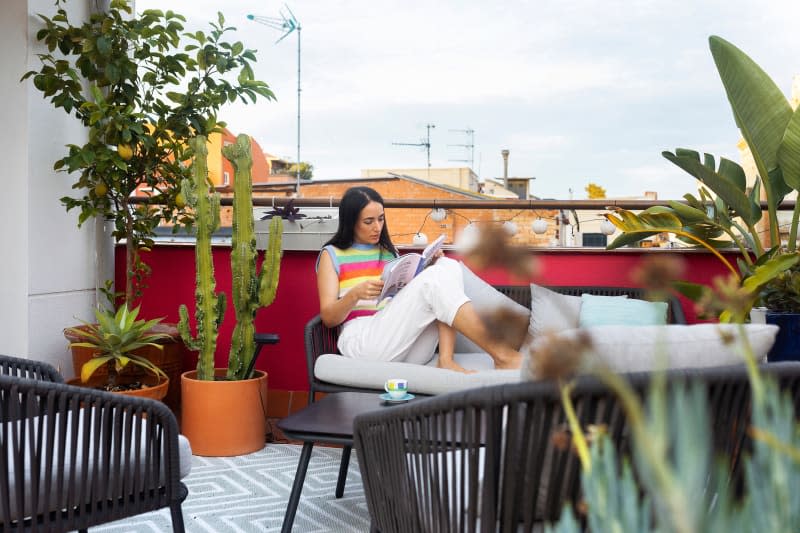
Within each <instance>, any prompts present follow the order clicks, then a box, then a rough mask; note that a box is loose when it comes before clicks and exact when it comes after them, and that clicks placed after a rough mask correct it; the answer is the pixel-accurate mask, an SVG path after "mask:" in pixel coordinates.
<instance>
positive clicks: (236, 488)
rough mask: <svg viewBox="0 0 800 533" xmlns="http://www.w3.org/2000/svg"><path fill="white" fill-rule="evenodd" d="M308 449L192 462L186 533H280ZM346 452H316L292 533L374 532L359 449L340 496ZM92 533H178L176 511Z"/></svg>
mask: <svg viewBox="0 0 800 533" xmlns="http://www.w3.org/2000/svg"><path fill="white" fill-rule="evenodd" d="M301 450H302V446H301V445H295V444H273V443H270V444H269V445H267V446H266V447H265V448H264V449H262V450H260V451H258V452H256V453H252V454H249V455H242V456H239V457H199V456H196V455H195V456H192V472H191V473H190V474H189V475H188V476H187V477H186V478H185V479H184V480H183V482H184V483H185V484H186V486H187V487H188V489H189V496H188V497H187V498H186V500H185V501H184V502H183V520H184V523H185V525H186V531H189V532H192V533H194V532H204V533H228V532H231V533H234V532H235V533H251V532H253V533H255V532H262V531H263V532H267V531H280V529H281V525H282V524H283V515H284V513H285V512H286V504H287V502H288V501H289V493H290V492H291V490H292V482H293V481H294V475H295V472H296V471H297V463H298V461H299V460H300V451H301ZM341 456H342V450H341V448H328V447H323V446H315V447H314V450H313V451H312V453H311V462H310V463H309V466H308V472H307V473H306V480H305V483H304V484H303V491H302V493H301V495H300V504H299V505H298V507H297V514H296V515H295V519H294V526H293V527H292V530H293V531H295V532H301V533H312V532H323V531H325V532H332V531H336V532H348V533H349V532H363V531H369V512H368V511H367V503H366V500H365V499H364V487H363V486H362V485H361V474H360V472H359V470H358V460H357V458H356V454H355V450H354V451H353V454H352V455H351V456H350V468H349V469H348V473H347V483H346V484H345V488H344V495H343V496H342V497H341V498H339V499H338V500H337V499H336V497H335V496H334V492H335V490H336V479H337V477H338V475H339V461H340V459H341ZM90 531H91V532H92V533H95V532H97V533H100V532H104V533H145V532H146V533H150V532H153V533H156V532H157V533H162V532H165V531H172V521H171V520H170V517H169V509H161V510H160V511H154V512H152V513H145V514H141V515H138V516H135V517H132V518H126V519H124V520H119V521H117V522H110V523H108V524H104V525H102V526H97V527H93V528H90Z"/></svg>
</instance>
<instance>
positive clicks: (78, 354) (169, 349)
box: [64, 323, 187, 411]
mask: <svg viewBox="0 0 800 533" xmlns="http://www.w3.org/2000/svg"><path fill="white" fill-rule="evenodd" d="M85 328H86V326H85V325H80V326H77V327H76V328H75V329H79V330H80V329H85ZM150 331H151V332H152V333H165V334H167V335H169V338H167V339H162V340H161V341H159V342H158V344H161V346H162V347H163V349H161V350H159V349H158V348H154V347H152V346H143V347H142V348H140V349H139V350H136V352H135V353H136V355H141V356H142V357H144V358H145V359H147V360H148V361H150V362H151V363H153V364H154V365H156V366H157V367H158V368H160V369H161V370H163V371H164V373H165V374H166V375H167V377H168V378H169V389H168V390H167V394H166V396H164V397H163V398H164V403H166V404H167V406H169V408H170V409H172V410H173V411H177V410H178V407H179V406H180V402H181V380H180V376H181V372H182V371H183V360H184V357H185V354H186V353H187V350H186V347H185V345H184V343H183V340H182V339H181V336H180V334H179V333H178V329H177V328H176V327H175V324H164V323H160V324H156V325H155V326H153V328H152V329H151V330H150ZM64 337H66V339H67V340H68V341H70V342H80V341H81V338H80V337H78V336H77V335H75V334H74V333H72V332H69V331H64ZM70 350H71V351H72V370H73V371H74V373H75V375H76V376H80V375H81V368H83V364H84V363H85V362H86V361H88V360H89V359H91V358H92V357H94V354H95V353H96V350H92V349H91V348H84V347H82V346H73V347H71V348H70ZM106 375H108V373H107V371H106V369H105V367H102V368H99V369H97V371H96V372H95V373H94V374H93V377H94V376H106ZM123 375H126V376H136V377H137V378H141V377H142V376H145V375H147V372H146V371H145V370H144V369H143V368H141V367H138V366H136V365H128V366H127V368H125V370H123Z"/></svg>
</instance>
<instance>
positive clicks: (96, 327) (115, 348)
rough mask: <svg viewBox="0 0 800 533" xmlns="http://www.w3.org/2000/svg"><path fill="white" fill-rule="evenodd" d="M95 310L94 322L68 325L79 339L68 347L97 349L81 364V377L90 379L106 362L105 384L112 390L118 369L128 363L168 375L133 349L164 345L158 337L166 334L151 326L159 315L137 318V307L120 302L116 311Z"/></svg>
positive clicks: (166, 336) (158, 373)
mask: <svg viewBox="0 0 800 533" xmlns="http://www.w3.org/2000/svg"><path fill="white" fill-rule="evenodd" d="M94 314H95V317H96V318H97V323H96V324H90V323H88V322H84V326H83V327H81V328H67V331H68V332H70V333H72V334H73V335H75V336H77V337H79V338H80V339H81V340H80V341H77V342H72V343H70V347H72V346H81V347H84V348H90V349H92V350H95V351H96V353H95V355H94V357H93V358H92V359H90V360H89V361H87V362H86V363H84V365H83V367H82V368H81V381H83V382H84V383H85V382H87V381H89V378H90V377H91V376H92V375H93V374H94V373H95V372H96V371H97V370H98V369H99V368H101V367H103V366H107V368H108V388H109V389H110V390H111V389H113V388H114V387H115V386H116V385H117V377H118V375H119V373H120V372H121V371H122V370H123V369H124V368H125V367H127V366H128V365H129V364H133V365H135V366H139V367H141V368H143V369H145V370H146V371H148V372H151V373H152V374H155V375H156V376H163V377H164V378H166V377H167V375H166V374H165V373H164V371H163V370H161V369H160V368H158V367H157V366H156V365H154V364H153V363H151V362H150V361H148V360H147V359H146V358H144V357H142V356H141V355H137V354H136V353H134V352H135V351H136V350H138V349H140V348H142V347H144V346H153V347H155V348H157V349H159V350H161V349H163V347H162V346H161V345H160V344H158V343H157V341H159V340H162V339H165V338H168V337H169V335H166V334H163V333H154V332H153V331H152V328H153V326H155V325H156V324H158V323H159V322H161V320H162V319H161V318H154V319H152V320H137V319H136V317H137V316H138V315H139V308H138V307H136V308H135V309H132V310H130V309H128V305H127V304H123V305H122V306H121V307H120V308H119V309H117V311H116V313H115V312H113V311H100V310H97V309H96V310H95V312H94Z"/></svg>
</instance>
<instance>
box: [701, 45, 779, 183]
mask: <svg viewBox="0 0 800 533" xmlns="http://www.w3.org/2000/svg"><path fill="white" fill-rule="evenodd" d="M709 46H710V48H711V55H712V56H713V57H714V63H715V64H716V65H717V70H718V71H719V76H720V78H721V79H722V84H723V85H724V86H725V92H726V93H727V95H728V101H729V102H730V104H731V108H732V109H733V113H734V117H735V118H736V123H737V125H738V126H739V129H740V130H741V132H742V136H743V137H744V140H745V141H746V142H747V145H748V146H749V147H750V151H751V152H752V153H753V159H754V160H755V162H756V167H757V168H758V174H759V175H760V176H761V179H762V180H764V182H765V183H766V178H767V177H766V175H765V174H767V173H768V172H769V171H770V170H772V169H773V168H775V167H776V166H777V163H778V161H777V158H778V148H779V146H780V144H781V141H782V139H783V134H784V132H785V131H786V127H787V125H788V124H789V120H790V119H791V117H792V108H791V106H790V105H789V102H788V101H787V100H786V97H785V96H784V94H783V92H782V91H781V90H780V88H778V86H777V85H775V82H773V81H772V79H771V78H770V77H769V76H768V75H767V73H766V72H764V71H763V70H762V69H761V67H759V66H758V65H757V64H756V62H755V61H753V60H752V59H751V58H750V57H749V56H748V55H747V54H745V53H744V52H742V51H741V50H739V49H738V48H737V47H736V46H734V45H733V44H731V43H729V42H728V41H726V40H724V39H722V38H720V37H717V36H711V37H710V38H709Z"/></svg>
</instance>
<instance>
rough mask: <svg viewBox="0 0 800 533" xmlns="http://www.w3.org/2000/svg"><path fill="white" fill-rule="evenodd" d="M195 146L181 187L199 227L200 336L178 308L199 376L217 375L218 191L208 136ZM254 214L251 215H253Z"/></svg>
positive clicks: (221, 305) (220, 308) (221, 300)
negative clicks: (214, 239) (213, 187)
mask: <svg viewBox="0 0 800 533" xmlns="http://www.w3.org/2000/svg"><path fill="white" fill-rule="evenodd" d="M189 144H190V146H191V148H192V149H193V150H194V154H195V157H194V164H193V166H192V179H191V180H188V179H184V180H183V182H182V183H181V191H182V193H183V195H184V197H185V198H186V203H187V205H190V206H191V207H192V209H193V210H194V213H195V217H196V228H197V244H196V245H195V268H196V274H195V275H196V283H195V291H194V297H195V321H196V324H197V336H196V337H193V336H192V333H191V330H190V328H189V312H188V310H187V309H186V306H185V305H181V306H180V309H179V314H180V322H179V323H178V331H180V334H181V337H182V338H183V342H185V343H186V346H188V347H189V349H190V350H199V352H200V355H199V358H198V360H197V379H201V380H213V379H214V352H215V351H216V348H217V335H218V332H219V324H220V322H221V321H222V317H223V316H224V315H225V305H226V303H225V293H223V292H221V293H215V292H214V291H215V290H216V282H215V280H214V262H213V258H212V255H211V235H212V233H214V231H216V229H217V228H219V193H217V192H214V193H213V194H212V193H211V192H210V187H209V180H208V161H207V159H208V147H207V145H206V138H205V137H203V136H198V137H195V138H194V139H192V140H190V141H189ZM251 218H252V217H251Z"/></svg>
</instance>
